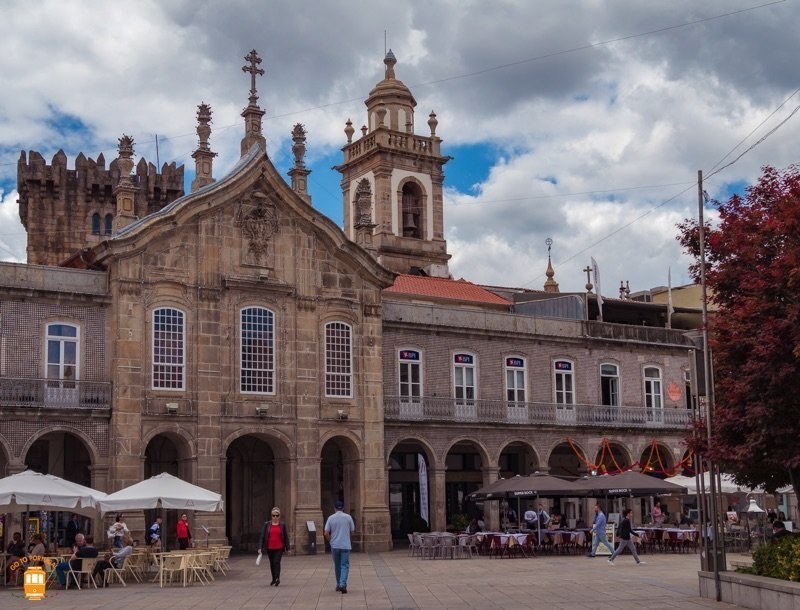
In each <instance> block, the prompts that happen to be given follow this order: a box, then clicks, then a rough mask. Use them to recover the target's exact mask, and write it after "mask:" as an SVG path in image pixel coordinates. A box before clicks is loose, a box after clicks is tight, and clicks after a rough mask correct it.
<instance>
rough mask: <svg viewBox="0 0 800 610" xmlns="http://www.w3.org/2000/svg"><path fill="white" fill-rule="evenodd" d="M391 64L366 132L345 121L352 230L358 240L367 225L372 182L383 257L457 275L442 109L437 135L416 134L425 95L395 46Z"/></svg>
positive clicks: (375, 94)
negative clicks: (407, 78)
mask: <svg viewBox="0 0 800 610" xmlns="http://www.w3.org/2000/svg"><path fill="white" fill-rule="evenodd" d="M383 63H384V65H385V74H384V78H383V80H382V81H380V82H379V83H378V84H377V85H375V87H374V88H373V89H372V91H370V93H369V97H367V99H366V101H365V105H366V107H367V122H366V124H365V125H363V126H362V127H361V137H360V138H358V139H356V140H355V141H354V140H353V134H354V133H355V130H354V129H353V124H352V122H351V121H350V119H348V120H347V123H346V124H345V125H346V126H345V130H344V132H345V135H346V136H347V144H345V146H344V148H342V151H343V153H344V162H343V163H342V164H341V165H339V166H337V167H336V169H337V170H338V171H339V172H340V173H341V174H342V196H343V205H344V231H345V233H346V234H347V236H348V237H349V238H350V239H352V240H353V241H356V237H357V233H358V229H359V228H361V229H362V230H363V226H364V222H365V220H367V219H366V218H365V202H364V197H363V193H364V192H365V191H366V186H367V185H366V184H365V183H364V180H366V181H367V182H368V186H369V187H370V188H369V190H370V191H371V193H372V194H373V200H372V202H371V205H370V206H369V209H370V218H369V219H368V220H370V223H369V224H371V225H373V226H374V228H373V229H372V231H373V239H372V246H373V250H372V251H373V252H374V253H375V256H376V257H377V259H378V262H380V263H381V264H382V265H383V266H384V267H386V268H387V269H390V270H391V271H394V272H396V273H410V272H412V271H414V272H417V271H418V270H422V271H424V272H425V273H426V274H427V275H430V276H434V277H449V276H450V273H449V270H448V266H447V261H448V260H449V259H450V255H449V254H448V253H447V242H446V241H445V239H444V202H443V198H442V182H443V180H444V172H443V168H444V164H445V163H447V162H448V161H449V160H450V157H447V156H442V155H441V154H440V145H441V139H440V138H439V137H438V136H437V135H436V126H437V125H438V121H437V120H436V114H434V113H433V112H431V113H430V115H429V118H428V128H429V129H430V135H429V136H420V135H416V134H415V133H414V108H415V107H416V105H417V101H416V100H415V99H414V96H413V95H412V94H411V91H409V89H408V87H406V86H405V84H403V82H402V81H400V80H398V79H397V78H396V77H395V72H394V66H395V64H396V63H397V60H396V59H395V56H394V54H393V53H392V51H391V50H389V52H388V53H387V54H386V57H385V58H384V60H383ZM359 186H360V190H358V191H357V189H358V187H359Z"/></svg>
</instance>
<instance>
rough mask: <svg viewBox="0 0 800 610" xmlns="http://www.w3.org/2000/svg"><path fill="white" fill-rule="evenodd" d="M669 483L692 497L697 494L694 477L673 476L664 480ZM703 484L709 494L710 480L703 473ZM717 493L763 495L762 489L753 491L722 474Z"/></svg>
mask: <svg viewBox="0 0 800 610" xmlns="http://www.w3.org/2000/svg"><path fill="white" fill-rule="evenodd" d="M664 480H665V481H668V482H670V483H677V484H678V485H682V486H683V487H685V488H686V492H687V493H688V494H691V495H694V494H696V493H697V482H696V479H695V478H694V477H687V476H684V475H680V474H679V475H675V476H674V477H669V478H667V479H664ZM703 483H704V487H705V490H706V493H709V488H710V487H711V480H710V479H709V476H708V473H707V472H705V473H703ZM719 493H723V494H737V493H757V494H763V493H764V488H763V487H756V488H755V489H750V488H748V487H745V486H743V485H739V484H737V483H736V481H734V480H733V475H732V474H725V473H723V474H722V475H720V489H719Z"/></svg>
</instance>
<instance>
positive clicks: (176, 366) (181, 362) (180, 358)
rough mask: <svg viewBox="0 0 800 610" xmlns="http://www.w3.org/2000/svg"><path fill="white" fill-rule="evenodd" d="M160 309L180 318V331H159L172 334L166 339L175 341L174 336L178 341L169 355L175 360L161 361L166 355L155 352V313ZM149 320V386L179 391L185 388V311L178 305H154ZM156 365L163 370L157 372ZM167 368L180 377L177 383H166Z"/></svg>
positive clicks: (155, 388)
mask: <svg viewBox="0 0 800 610" xmlns="http://www.w3.org/2000/svg"><path fill="white" fill-rule="evenodd" d="M161 311H172V312H175V313H177V314H180V315H179V316H176V318H177V319H180V331H179V332H178V331H177V330H175V331H171V330H165V331H160V332H169V333H171V334H172V335H173V337H172V338H169V337H165V338H164V339H166V340H172V341H175V340H176V338H177V339H178V341H179V342H180V345H179V349H178V350H176V352H175V353H174V354H170V356H171V357H173V358H177V362H167V361H162V357H166V356H168V354H167V353H166V351H165V353H164V354H163V355H158V359H157V354H156V332H158V331H157V328H156V314H157V313H158V312H161ZM150 319H151V321H152V333H151V335H152V336H151V337H150V356H151V362H152V365H151V367H150V372H151V375H152V380H151V384H150V385H151V388H152V389H153V390H165V391H171V392H181V391H183V390H184V389H185V388H186V312H185V311H183V310H182V309H180V308H178V307H173V306H172V305H164V306H162V307H155V308H154V309H153V311H152V313H151V318H150ZM157 367H164V369H165V370H164V371H163V372H157V371H156V369H157ZM169 369H172V374H176V375H178V376H179V378H180V383H179V385H166V381H167V377H166V376H165V375H166V374H168V371H169ZM162 377H163V382H162V383H161V384H160V383H158V381H159V379H161V378H162Z"/></svg>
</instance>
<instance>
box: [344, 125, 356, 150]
mask: <svg viewBox="0 0 800 610" xmlns="http://www.w3.org/2000/svg"><path fill="white" fill-rule="evenodd" d="M354 132H355V129H353V121H351V120H350V119H347V123H345V128H344V135H346V136H347V143H348V144H350V143H351V142H352V141H353V133H354Z"/></svg>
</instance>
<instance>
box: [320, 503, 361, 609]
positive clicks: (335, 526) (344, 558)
mask: <svg viewBox="0 0 800 610" xmlns="http://www.w3.org/2000/svg"><path fill="white" fill-rule="evenodd" d="M334 508H336V512H335V513H333V514H332V515H331V516H330V517H328V520H327V521H326V522H325V539H326V540H327V541H328V542H329V543H330V545H331V555H332V556H333V569H334V572H335V574H336V590H337V591H341V592H342V593H347V576H348V574H349V573H350V550H351V549H352V546H351V544H350V535H351V534H352V533H353V531H354V530H355V529H356V525H355V523H353V518H352V517H351V516H350V515H348V514H347V513H346V512H344V510H343V509H344V502H342V501H341V500H336V503H335V504H334Z"/></svg>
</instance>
